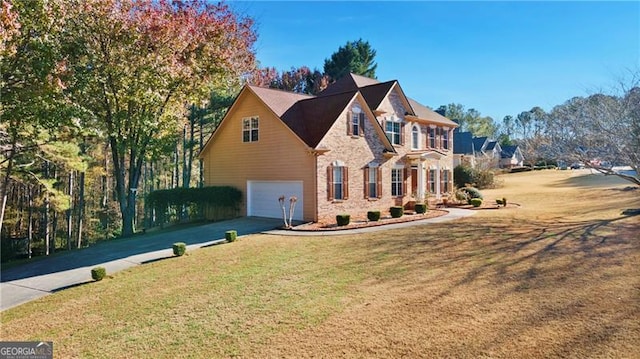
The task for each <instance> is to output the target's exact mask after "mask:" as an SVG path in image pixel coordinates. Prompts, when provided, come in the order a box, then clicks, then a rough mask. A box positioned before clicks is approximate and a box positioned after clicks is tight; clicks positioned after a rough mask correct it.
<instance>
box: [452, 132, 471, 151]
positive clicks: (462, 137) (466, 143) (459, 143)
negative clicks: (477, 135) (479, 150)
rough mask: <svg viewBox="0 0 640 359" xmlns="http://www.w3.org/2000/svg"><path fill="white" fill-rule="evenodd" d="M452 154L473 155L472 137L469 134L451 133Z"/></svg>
mask: <svg viewBox="0 0 640 359" xmlns="http://www.w3.org/2000/svg"><path fill="white" fill-rule="evenodd" d="M453 153H454V154H459V155H473V154H474V148H473V135H472V134H471V132H458V131H455V132H453Z"/></svg>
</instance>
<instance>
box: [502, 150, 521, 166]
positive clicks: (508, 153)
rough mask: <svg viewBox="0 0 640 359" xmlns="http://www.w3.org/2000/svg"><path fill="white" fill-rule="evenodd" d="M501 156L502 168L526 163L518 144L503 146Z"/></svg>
mask: <svg viewBox="0 0 640 359" xmlns="http://www.w3.org/2000/svg"><path fill="white" fill-rule="evenodd" d="M500 157H501V158H500V167H501V168H513V167H521V166H523V165H524V156H523V155H522V151H520V147H518V146H502V153H501V154H500Z"/></svg>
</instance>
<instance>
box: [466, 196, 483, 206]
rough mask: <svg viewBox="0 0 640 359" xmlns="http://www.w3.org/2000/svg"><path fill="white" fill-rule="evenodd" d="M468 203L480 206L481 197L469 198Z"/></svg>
mask: <svg viewBox="0 0 640 359" xmlns="http://www.w3.org/2000/svg"><path fill="white" fill-rule="evenodd" d="M469 204H471V205H472V206H474V207H480V206H481V205H482V199H480V198H471V199H470V200H469Z"/></svg>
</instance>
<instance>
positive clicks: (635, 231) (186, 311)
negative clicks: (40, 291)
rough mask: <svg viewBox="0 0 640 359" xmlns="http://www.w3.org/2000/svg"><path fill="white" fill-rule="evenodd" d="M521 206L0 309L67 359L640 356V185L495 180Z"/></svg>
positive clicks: (217, 250)
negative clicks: (639, 211) (637, 211)
mask: <svg viewBox="0 0 640 359" xmlns="http://www.w3.org/2000/svg"><path fill="white" fill-rule="evenodd" d="M500 178H501V180H503V181H504V187H502V188H500V189H495V190H488V191H483V193H484V196H485V198H486V200H491V201H493V199H495V198H502V197H507V199H508V200H509V203H513V204H517V205H518V206H513V207H509V208H501V209H498V210H495V209H491V210H490V209H487V210H479V211H478V214H477V215H475V216H472V217H469V218H466V219H463V220H459V221H456V222H449V223H442V224H430V225H422V226H416V227H411V228H406V229H399V230H393V231H381V232H375V233H371V234H359V235H347V236H332V237H289V236H274V235H253V236H248V237H244V238H242V239H241V240H239V241H237V242H234V243H230V244H225V245H220V246H214V247H209V248H203V249H199V250H196V251H193V252H190V253H188V255H186V256H184V257H180V258H172V259H168V260H164V261H159V262H155V263H151V264H148V265H144V266H142V267H137V268H133V269H130V270H126V271H123V272H119V273H117V274H115V275H113V276H112V277H111V278H109V279H106V280H103V281H101V282H96V283H92V284H89V285H85V286H80V287H76V288H72V289H69V290H65V291H62V292H59V293H56V294H54V295H51V296H48V297H45V298H42V299H40V300H37V301H34V302H31V303H27V304H25V305H22V306H19V307H17V308H13V309H10V310H7V311H5V312H3V313H2V319H1V321H2V332H1V337H0V340H51V341H53V342H54V349H55V356H56V357H57V358H72V357H80V358H143V357H155V358H176V357H182V358H188V357H193V358H215V357H246V358H265V357H274V358H275V357H278V358H280V357H291V358H301V357H326V358H336V357H350V358H353V357H358V358H365V357H366V358H370V357H378V358H397V357H409V358H439V357H452V358H556V357H562V358H638V357H640V320H639V319H638V318H640V266H639V264H640V241H639V239H638V238H639V237H640V235H639V233H640V216H623V215H621V212H622V211H623V210H625V209H628V208H640V190H631V189H629V188H628V187H627V184H626V183H625V182H623V181H620V180H617V179H615V178H610V177H603V176H596V175H587V176H580V175H579V173H578V172H574V171H552V170H549V171H540V172H529V173H518V174H510V175H504V176H502V177H500Z"/></svg>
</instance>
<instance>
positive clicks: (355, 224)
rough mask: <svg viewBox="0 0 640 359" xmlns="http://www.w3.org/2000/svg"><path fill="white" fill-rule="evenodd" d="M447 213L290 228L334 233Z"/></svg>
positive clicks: (322, 223) (310, 224) (430, 211)
mask: <svg viewBox="0 0 640 359" xmlns="http://www.w3.org/2000/svg"><path fill="white" fill-rule="evenodd" d="M447 213H449V212H447V211H445V210H440V209H429V210H428V211H427V213H421V214H413V213H407V212H405V214H404V215H403V216H402V217H399V218H391V216H385V217H381V218H380V220H379V221H368V220H367V219H366V217H364V218H355V219H354V218H352V219H351V222H350V223H349V224H348V225H346V226H338V225H337V224H336V223H325V222H315V223H305V224H302V225H299V226H295V227H293V228H291V230H293V231H336V230H345V229H356V228H365V227H375V226H382V225H385V224H392V223H404V222H412V221H419V220H422V219H428V218H435V217H440V216H444V215H445V214H447Z"/></svg>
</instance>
